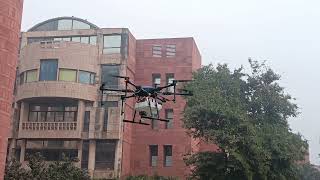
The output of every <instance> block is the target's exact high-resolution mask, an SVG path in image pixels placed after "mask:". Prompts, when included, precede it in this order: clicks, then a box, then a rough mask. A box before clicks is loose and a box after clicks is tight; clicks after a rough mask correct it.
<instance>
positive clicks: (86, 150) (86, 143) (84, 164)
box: [81, 140, 89, 169]
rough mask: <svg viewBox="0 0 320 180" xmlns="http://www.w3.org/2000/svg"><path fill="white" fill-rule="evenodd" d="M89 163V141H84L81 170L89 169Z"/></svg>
mask: <svg viewBox="0 0 320 180" xmlns="http://www.w3.org/2000/svg"><path fill="white" fill-rule="evenodd" d="M88 161H89V141H88V140H84V141H83V143H82V158H81V168H82V169H88Z"/></svg>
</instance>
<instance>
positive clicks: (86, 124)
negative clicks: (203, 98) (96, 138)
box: [83, 111, 90, 132]
mask: <svg viewBox="0 0 320 180" xmlns="http://www.w3.org/2000/svg"><path fill="white" fill-rule="evenodd" d="M89 123H90V111H85V112H84V119H83V131H84V132H88V131H89Z"/></svg>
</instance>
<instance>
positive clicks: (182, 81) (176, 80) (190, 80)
mask: <svg viewBox="0 0 320 180" xmlns="http://www.w3.org/2000/svg"><path fill="white" fill-rule="evenodd" d="M190 81H192V80H173V82H190Z"/></svg>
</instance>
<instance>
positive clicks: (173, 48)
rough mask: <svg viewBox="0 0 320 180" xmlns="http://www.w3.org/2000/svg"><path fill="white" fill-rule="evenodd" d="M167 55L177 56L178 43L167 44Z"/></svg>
mask: <svg viewBox="0 0 320 180" xmlns="http://www.w3.org/2000/svg"><path fill="white" fill-rule="evenodd" d="M166 56H167V57H174V56H176V45H167V46H166Z"/></svg>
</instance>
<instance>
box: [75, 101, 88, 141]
mask: <svg viewBox="0 0 320 180" xmlns="http://www.w3.org/2000/svg"><path fill="white" fill-rule="evenodd" d="M85 108H86V107H85V103H84V101H82V100H79V101H78V113H77V131H78V132H79V133H80V135H81V132H82V130H83V118H84V111H85Z"/></svg>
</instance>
